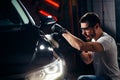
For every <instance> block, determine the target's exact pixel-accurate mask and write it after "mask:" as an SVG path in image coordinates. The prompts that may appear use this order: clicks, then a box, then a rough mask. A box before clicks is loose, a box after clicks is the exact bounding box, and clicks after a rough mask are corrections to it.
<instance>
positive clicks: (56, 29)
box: [51, 23, 67, 34]
mask: <svg viewBox="0 0 120 80" xmlns="http://www.w3.org/2000/svg"><path fill="white" fill-rule="evenodd" d="M51 30H52V31H53V32H57V33H59V34H63V33H65V32H66V31H67V30H66V29H65V28H63V27H62V26H61V25H59V24H57V23H56V24H54V25H53V26H52V27H51Z"/></svg>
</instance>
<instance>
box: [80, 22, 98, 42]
mask: <svg viewBox="0 0 120 80" xmlns="http://www.w3.org/2000/svg"><path fill="white" fill-rule="evenodd" d="M80 25H81V29H82V34H83V35H84V36H85V37H86V40H88V41H91V39H92V38H94V37H95V36H96V33H95V29H94V28H91V27H88V26H89V25H88V23H81V24H80Z"/></svg>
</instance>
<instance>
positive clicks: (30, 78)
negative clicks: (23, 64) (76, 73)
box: [26, 59, 64, 80]
mask: <svg viewBox="0 0 120 80" xmlns="http://www.w3.org/2000/svg"><path fill="white" fill-rule="evenodd" d="M63 65H64V64H63V61H62V60H61V59H57V60H56V61H54V62H53V63H51V64H49V65H47V66H44V67H43V68H40V69H38V70H37V71H34V72H31V73H29V74H28V75H26V80H56V79H57V80H58V79H59V78H60V77H61V76H63V74H64V69H63Z"/></svg>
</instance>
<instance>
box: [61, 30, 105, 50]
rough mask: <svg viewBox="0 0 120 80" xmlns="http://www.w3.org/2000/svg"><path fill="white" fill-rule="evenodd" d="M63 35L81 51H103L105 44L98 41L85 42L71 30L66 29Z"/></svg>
mask: <svg viewBox="0 0 120 80" xmlns="http://www.w3.org/2000/svg"><path fill="white" fill-rule="evenodd" d="M62 36H63V37H64V38H65V39H66V40H67V41H68V43H69V44H70V45H71V46H72V47H73V48H75V49H77V50H81V51H94V52H100V51H103V50H104V49H103V46H102V45H101V44H100V43H98V42H84V41H83V40H81V39H79V38H77V37H75V36H74V35H72V34H71V33H70V32H68V31H66V33H63V34H62Z"/></svg>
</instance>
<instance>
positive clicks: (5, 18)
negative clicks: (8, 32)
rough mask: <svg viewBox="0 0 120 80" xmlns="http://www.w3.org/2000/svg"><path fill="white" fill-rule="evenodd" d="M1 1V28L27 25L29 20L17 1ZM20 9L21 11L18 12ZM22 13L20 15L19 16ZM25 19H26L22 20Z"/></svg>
mask: <svg viewBox="0 0 120 80" xmlns="http://www.w3.org/2000/svg"><path fill="white" fill-rule="evenodd" d="M10 1H11V0H0V10H1V11H0V26H6V25H17V24H18V25H22V24H23V23H25V24H27V23H28V19H27V17H26V15H25V13H24V12H23V11H22V9H21V7H20V5H19V4H18V3H17V1H16V0H12V1H11V2H10ZM18 9H19V10H18ZM18 11H20V12H21V13H20V15H19V14H18ZM22 17H24V19H23V18H22Z"/></svg>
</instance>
